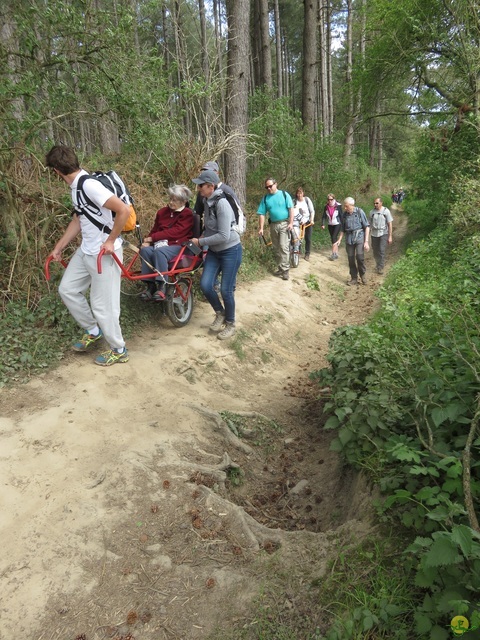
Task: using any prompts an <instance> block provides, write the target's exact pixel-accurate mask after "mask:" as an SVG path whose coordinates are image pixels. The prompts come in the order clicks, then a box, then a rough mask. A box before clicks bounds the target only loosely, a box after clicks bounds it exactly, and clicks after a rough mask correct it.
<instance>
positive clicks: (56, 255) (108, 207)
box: [45, 146, 130, 367]
mask: <svg viewBox="0 0 480 640" xmlns="http://www.w3.org/2000/svg"><path fill="white" fill-rule="evenodd" d="M45 160H46V166H47V167H49V168H50V169H52V170H53V171H54V172H55V173H56V174H57V175H58V176H59V177H60V178H61V179H62V180H64V181H65V182H66V183H67V184H68V186H69V187H70V189H71V192H72V202H73V205H74V207H75V210H74V212H73V214H72V220H71V222H70V224H69V225H68V227H67V229H66V231H65V233H64V234H63V236H62V237H61V238H60V240H59V241H58V242H57V244H56V245H55V248H54V249H53V251H52V253H51V256H52V258H53V259H54V260H56V261H57V262H60V261H61V259H62V252H63V250H64V249H65V247H66V246H67V245H68V244H70V242H71V241H72V240H74V239H75V238H76V237H77V236H78V234H79V233H80V234H81V236H82V242H81V245H80V247H79V248H78V249H77V250H76V251H75V253H74V254H73V256H72V258H71V259H70V262H69V263H68V266H67V268H66V270H65V273H64V274H63V278H62V281H61V282H60V286H59V288H58V292H59V294H60V297H61V298H62V300H63V302H64V303H65V305H66V307H67V308H68V310H69V311H70V313H71V314H72V316H73V317H74V318H75V320H76V321H77V323H78V324H79V325H80V326H81V327H82V329H83V330H84V331H85V333H84V335H83V337H82V338H81V339H80V340H79V341H78V342H76V343H75V344H74V345H73V347H72V348H73V349H74V350H75V351H86V350H87V349H88V348H89V347H90V346H91V345H92V344H94V343H95V342H97V341H98V340H100V339H101V338H102V337H104V338H105V340H106V341H107V343H108V344H109V345H110V350H109V351H106V352H105V353H102V354H101V355H99V356H97V357H96V358H95V364H98V365H101V366H103V367H109V366H110V365H112V364H115V363H117V362H118V363H121V362H127V361H128V351H127V349H126V348H125V341H124V339H123V336H122V330H121V328H120V278H121V271H120V267H119V266H118V265H117V264H116V262H115V260H114V259H113V258H112V254H113V253H115V255H116V256H117V257H118V259H119V260H120V261H122V259H123V250H122V239H121V238H120V237H119V236H120V233H121V231H122V229H123V227H124V225H125V222H126V220H127V218H128V217H129V215H130V207H129V206H128V205H127V204H125V203H124V202H122V200H120V198H119V197H118V196H116V195H113V194H112V192H111V191H109V190H108V189H107V188H106V187H105V186H103V184H101V183H100V182H99V181H98V180H96V179H95V178H91V179H90V178H88V179H86V180H85V181H84V183H83V186H82V190H83V192H84V193H85V194H86V196H88V199H89V200H90V201H91V202H93V203H94V205H95V206H96V207H98V220H99V222H100V224H99V226H96V225H95V224H93V223H92V222H90V219H89V218H90V216H89V217H87V215H84V214H83V211H82V206H81V204H80V203H79V201H78V197H77V193H78V192H79V191H80V189H77V184H78V180H79V178H80V177H81V176H83V175H86V176H88V175H89V174H88V172H87V171H85V170H84V169H81V168H80V164H79V162H78V158H77V155H76V153H75V151H74V150H73V149H70V148H69V147H63V146H55V147H53V148H52V149H50V151H49V152H48V154H47V156H46V159H45ZM102 224H103V225H104V227H103V229H102V228H101V226H102ZM102 249H103V250H104V251H105V257H104V258H103V259H102V273H98V270H97V257H98V254H99V253H100V251H101V250H102ZM88 289H90V303H89V301H88V300H87V298H86V297H85V294H86V292H87V290H88Z"/></svg>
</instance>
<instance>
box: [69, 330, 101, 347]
mask: <svg viewBox="0 0 480 640" xmlns="http://www.w3.org/2000/svg"><path fill="white" fill-rule="evenodd" d="M100 338H103V333H102V330H101V329H100V330H99V332H98V336H92V334H91V333H84V334H83V337H82V339H81V340H79V341H78V342H75V343H74V344H72V349H73V350H74V351H86V350H87V349H88V347H89V346H90V345H91V344H93V343H94V342H97V340H100Z"/></svg>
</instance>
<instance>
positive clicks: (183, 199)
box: [140, 184, 193, 301]
mask: <svg viewBox="0 0 480 640" xmlns="http://www.w3.org/2000/svg"><path fill="white" fill-rule="evenodd" d="M168 195H169V197H170V200H169V202H168V206H166V207H163V209H160V210H159V211H157V215H156V217H155V223H154V225H153V227H152V229H151V231H150V233H149V234H148V236H147V237H146V238H144V239H143V244H142V247H141V249H140V256H141V257H142V258H144V260H142V274H147V273H155V271H154V270H153V269H151V268H150V267H149V266H148V264H147V263H146V262H149V263H150V264H151V265H152V266H154V267H155V269H157V271H160V272H165V271H168V263H169V261H170V260H173V259H174V258H175V256H177V255H178V254H179V253H180V249H181V248H182V244H183V243H184V242H186V241H187V240H188V239H189V238H191V237H192V234H193V212H192V210H191V209H190V208H189V207H187V204H188V201H189V200H190V198H191V197H192V192H191V191H190V189H189V188H188V187H187V186H186V185H184V184H174V185H172V186H171V187H169V189H168ZM145 261H146V262H145ZM147 283H148V285H147V289H146V290H145V291H143V292H142V293H141V294H140V297H141V298H142V300H156V301H161V300H164V299H165V282H164V281H163V280H162V278H160V276H158V277H157V278H155V280H153V279H149V280H147Z"/></svg>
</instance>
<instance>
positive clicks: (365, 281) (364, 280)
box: [360, 276, 367, 284]
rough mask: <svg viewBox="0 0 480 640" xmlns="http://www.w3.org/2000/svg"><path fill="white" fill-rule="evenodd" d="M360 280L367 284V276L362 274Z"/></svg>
mask: <svg viewBox="0 0 480 640" xmlns="http://www.w3.org/2000/svg"><path fill="white" fill-rule="evenodd" d="M360 280H361V281H362V284H367V276H360Z"/></svg>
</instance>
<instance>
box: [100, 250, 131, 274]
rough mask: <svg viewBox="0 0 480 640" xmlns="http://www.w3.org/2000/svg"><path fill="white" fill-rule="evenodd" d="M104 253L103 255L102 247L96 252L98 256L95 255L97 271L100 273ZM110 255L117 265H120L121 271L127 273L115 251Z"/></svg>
mask: <svg viewBox="0 0 480 640" xmlns="http://www.w3.org/2000/svg"><path fill="white" fill-rule="evenodd" d="M104 255H105V249H102V250H101V251H100V253H99V254H98V256H97V272H98V273H102V258H103V256H104ZM111 256H112V258H113V259H114V260H115V262H116V263H117V264H118V266H119V267H120V270H121V271H122V273H127V271H126V269H125V266H124V264H123V262H122V261H121V260H120V259H119V257H118V256H117V254H116V253H112V254H111Z"/></svg>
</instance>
